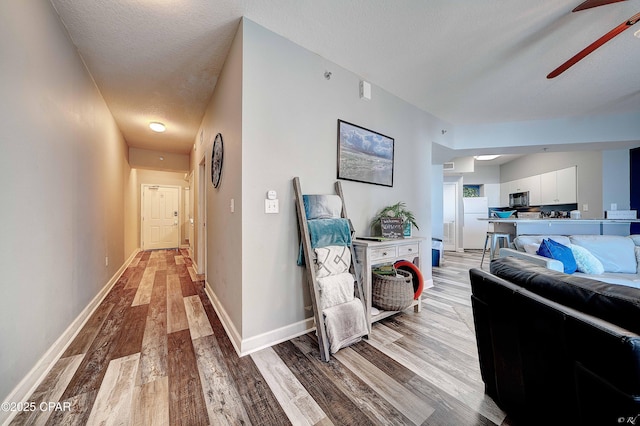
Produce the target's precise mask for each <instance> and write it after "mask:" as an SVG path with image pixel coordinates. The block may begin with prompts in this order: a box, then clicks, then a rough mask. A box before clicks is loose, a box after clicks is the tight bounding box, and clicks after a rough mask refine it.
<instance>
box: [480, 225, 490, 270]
mask: <svg viewBox="0 0 640 426" xmlns="http://www.w3.org/2000/svg"><path fill="white" fill-rule="evenodd" d="M487 242H489V234H487V236H486V237H485V238H484V248H483V249H482V260H480V269H482V264H483V263H484V254H485V253H486V252H487Z"/></svg>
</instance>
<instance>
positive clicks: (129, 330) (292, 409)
mask: <svg viewBox="0 0 640 426" xmlns="http://www.w3.org/2000/svg"><path fill="white" fill-rule="evenodd" d="M479 264H480V252H471V253H449V252H447V253H446V254H445V261H444V264H443V265H442V266H441V267H439V268H434V272H433V276H434V282H435V287H433V288H431V289H428V290H426V291H425V293H424V294H423V309H422V312H420V313H414V312H413V310H408V311H406V312H403V313H400V314H397V315H395V316H392V317H390V318H387V319H385V320H382V321H380V322H378V323H375V324H374V327H373V331H372V333H371V336H370V338H369V340H366V341H362V342H360V343H357V344H355V345H353V346H351V347H348V348H344V349H342V350H340V351H339V352H338V353H337V354H336V355H335V356H334V357H332V358H331V361H330V362H328V363H324V362H322V361H320V357H319V352H318V346H317V344H316V341H315V334H314V333H309V334H307V335H304V336H301V337H298V338H295V339H292V340H290V341H287V342H284V343H281V344H278V345H276V346H274V347H271V348H267V349H264V350H261V351H259V352H256V353H254V354H252V355H249V356H245V357H243V358H239V357H238V356H237V355H236V353H235V350H234V349H233V346H232V344H231V341H230V340H229V339H228V337H227V336H226V334H225V332H224V329H223V327H222V324H221V323H220V321H219V319H218V318H217V316H216V313H215V311H214V310H213V307H212V305H211V303H210V301H209V299H208V298H207V296H206V294H205V292H204V288H203V283H202V282H201V281H195V279H196V278H197V277H196V275H195V271H194V270H193V267H192V263H191V260H190V259H189V258H188V257H187V255H186V252H184V251H177V250H158V251H152V252H142V253H139V254H138V256H137V257H136V258H135V259H134V261H133V262H132V263H131V264H130V265H129V267H128V268H127V269H126V271H125V272H124V274H123V275H122V277H121V278H120V279H119V281H118V282H117V283H116V285H115V286H114V288H113V289H112V290H111V292H110V293H109V294H108V295H107V297H106V298H105V300H104V301H103V302H102V304H101V305H100V307H99V308H98V309H97V310H96V311H95V313H94V314H93V316H92V317H91V318H90V319H89V320H88V322H87V323H86V325H85V326H84V327H83V329H82V330H81V331H80V333H79V334H78V336H77V337H76V338H75V340H74V341H73V342H72V343H71V344H70V346H69V347H68V348H67V350H66V351H65V353H64V354H63V355H62V357H61V358H60V360H58V361H57V362H56V363H55V365H53V367H52V369H51V371H50V372H49V374H48V376H47V377H46V378H45V379H44V381H43V382H42V383H41V384H40V386H39V387H38V388H37V389H36V391H35V392H34V393H33V395H32V396H31V397H30V398H29V401H30V402H35V405H36V406H37V407H40V404H41V403H42V402H45V403H49V402H59V403H60V404H59V405H58V406H57V408H58V410H51V411H49V410H36V411H33V412H22V413H19V414H18V415H17V416H16V417H15V418H14V419H13V421H12V423H11V424H13V425H85V424H89V425H94V424H105V425H108V424H132V425H182V424H184V425H200V424H202V425H206V424H211V425H221V424H231V425H242V424H247V425H248V424H253V425H287V424H293V425H306V424H310V425H330V424H334V425H387V424H390V425H391V424H397V425H412V424H415V425H419V424H423V425H507V424H509V422H508V421H507V420H505V417H506V416H505V413H504V412H502V411H501V410H500V409H499V408H498V407H497V406H496V405H495V403H494V402H493V400H492V399H491V398H489V397H487V396H486V395H485V394H484V385H483V383H482V380H481V378H480V373H479V367H478V356H477V350H476V344H475V335H474V332H473V316H472V313H471V302H470V287H469V276H468V270H469V268H471V267H475V266H477V265H479Z"/></svg>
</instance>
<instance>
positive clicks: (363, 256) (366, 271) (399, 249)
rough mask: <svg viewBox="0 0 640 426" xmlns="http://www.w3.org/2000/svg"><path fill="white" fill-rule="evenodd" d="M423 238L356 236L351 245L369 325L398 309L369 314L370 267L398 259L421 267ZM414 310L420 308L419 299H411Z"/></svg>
mask: <svg viewBox="0 0 640 426" xmlns="http://www.w3.org/2000/svg"><path fill="white" fill-rule="evenodd" d="M422 241H424V238H421V237H413V238H400V239H397V240H386V241H373V240H362V239H358V238H356V239H355V240H353V247H354V248H355V250H356V267H358V268H359V270H360V277H361V279H362V289H363V291H364V293H365V297H366V300H367V312H366V314H367V322H368V323H369V326H371V324H372V323H373V322H375V321H378V320H381V319H383V318H386V317H388V316H390V315H393V314H396V313H398V311H381V312H380V313H379V314H378V315H371V285H372V282H371V269H372V268H373V267H374V266H376V265H382V264H390V263H391V264H392V263H394V262H396V261H398V260H408V261H409V262H412V263H414V264H415V265H416V266H417V267H418V268H420V269H421V265H420V263H421V256H420V252H421V247H420V246H421V245H422V244H421V243H422ZM412 306H413V308H414V310H415V312H420V310H421V309H422V305H421V301H420V299H418V300H414V301H413V305H412Z"/></svg>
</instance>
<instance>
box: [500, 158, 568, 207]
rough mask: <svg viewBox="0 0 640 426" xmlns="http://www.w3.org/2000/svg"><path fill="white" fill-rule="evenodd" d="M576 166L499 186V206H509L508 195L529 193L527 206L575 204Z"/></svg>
mask: <svg viewBox="0 0 640 426" xmlns="http://www.w3.org/2000/svg"><path fill="white" fill-rule="evenodd" d="M576 170H577V168H576V166H573V167H567V168H566V169H562V170H555V171H553V172H549V173H543V174H541V175H535V176H529V177H526V178H522V179H516V180H512V181H509V182H503V183H501V184H500V206H501V207H507V206H509V194H512V193H514V192H529V205H531V206H540V205H548V204H573V203H577V202H578V201H577V175H576Z"/></svg>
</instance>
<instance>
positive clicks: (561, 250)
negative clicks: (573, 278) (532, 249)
mask: <svg viewBox="0 0 640 426" xmlns="http://www.w3.org/2000/svg"><path fill="white" fill-rule="evenodd" d="M536 253H537V254H538V255H540V256H544V257H548V258H550V259H556V260H559V261H560V262H562V265H563V266H564V273H565V274H573V273H574V272H575V271H576V269H577V267H576V259H575V258H574V257H573V253H572V252H571V249H570V248H569V247H567V246H565V245H564V244H560V243H558V242H556V241H554V240H552V239H550V238H545V239H544V240H542V243H540V248H539V249H538V251H537V252H536Z"/></svg>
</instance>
